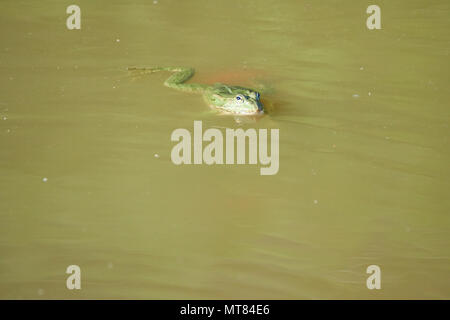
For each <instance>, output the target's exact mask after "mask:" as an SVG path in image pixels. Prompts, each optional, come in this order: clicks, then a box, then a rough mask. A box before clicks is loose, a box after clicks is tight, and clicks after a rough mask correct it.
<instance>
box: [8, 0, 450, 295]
mask: <svg viewBox="0 0 450 320" xmlns="http://www.w3.org/2000/svg"><path fill="white" fill-rule="evenodd" d="M73 2H74V1H56V0H54V1H40V2H39V4H37V3H33V4H32V3H31V2H30V1H23V0H21V1H18V0H15V1H12V0H10V1H2V4H1V11H0V21H1V22H0V25H1V28H0V34H1V43H0V116H1V119H2V120H0V147H1V152H0V168H1V171H0V232H1V234H0V298H13V299H16V298H27V299H28V298H30V299H40V298H44V299H47V298H64V299H66V298H83V299H85V298H101V299H103V298H126V299H128V298H139V299H140V298H182V299H188V298H192V299H196V298H219V299H221V298H275V299H281V298H284V299H299V298H302V299H303V298H307V299H309V298H339V299H340V298H377V299H378V298H447V299H448V298H449V297H450V281H449V279H450V278H449V271H450V263H449V262H450V261H449V259H450V257H449V249H448V247H449V245H450V234H449V231H450V230H449V226H450V224H449V223H450V218H449V209H450V200H449V198H448V190H449V177H450V170H449V165H448V164H449V162H450V148H449V133H450V129H449V120H450V111H449V104H448V101H449V98H450V97H449V90H448V89H449V71H450V70H449V49H450V37H449V34H448V30H449V27H450V20H449V11H450V4H449V3H448V1H445V0H442V1H395V2H392V1H377V3H372V2H369V1H356V0H355V1H345V2H343V1H331V0H327V1H320V3H319V2H317V1H275V0H274V1H270V0H266V1H244V0H242V1H207V0H202V1H200V0H198V1H175V0H171V1H169V0H158V1H157V2H155V3H154V2H153V1H144V0H134V1H126V0H115V1H95V2H94V1H75V2H76V4H78V5H79V6H80V7H81V11H82V13H81V15H82V28H81V30H72V31H69V30H67V28H66V25H65V20H66V18H67V16H68V15H67V14H66V8H67V6H68V5H70V4H73ZM370 4H378V5H379V6H380V7H381V19H382V30H372V31H370V30H368V29H367V28H366V22H365V21H366V18H367V16H368V15H367V14H366V8H367V6H368V5H370ZM136 65H137V66H142V65H144V66H154V65H162V66H165V65H184V66H192V67H195V68H196V70H197V73H198V74H197V76H196V77H195V78H194V79H193V80H196V81H199V82H201V81H204V82H208V81H215V80H223V79H231V80H230V81H232V82H237V83H234V84H246V83H250V82H254V81H257V80H258V81H263V82H264V83H265V84H268V85H269V86H270V87H271V88H272V89H273V90H272V91H271V93H270V94H269V95H266V96H264V98H265V102H266V104H267V105H269V106H271V108H272V109H273V110H272V112H271V113H270V114H268V115H266V116H265V117H264V118H262V119H261V120H259V121H257V122H256V123H245V124H237V123H236V122H235V121H234V120H233V118H232V117H223V116H217V115H214V114H211V113H207V112H205V111H207V110H208V108H207V106H205V105H204V103H203V101H202V99H201V97H199V96H196V95H189V94H185V93H181V92H177V91H174V90H172V89H169V88H166V87H164V86H162V82H163V81H164V79H165V78H166V76H167V75H166V74H162V73H160V74H155V75H148V76H145V77H142V78H139V79H131V78H130V77H129V76H128V75H127V73H126V72H125V68H126V67H127V66H136ZM194 120H202V121H203V126H204V127H205V128H210V127H229V128H238V127H242V128H278V129H279V130H280V160H279V161H280V171H279V173H278V174H277V175H273V176H261V175H260V174H259V166H257V165H234V166H233V165H228V166H225V165H223V166H220V165H215V166H207V165H197V166H194V165H191V166H189V165H184V166H175V165H174V164H173V163H172V162H171V159H170V152H171V149H172V147H173V145H174V143H173V142H171V141H170V135H171V133H172V131H173V130H174V129H176V128H187V129H189V130H192V127H193V121H194ZM155 154H157V155H159V157H155ZM44 180H46V181H44ZM72 264H75V265H79V266H80V267H81V272H82V289H81V290H74V291H69V290H68V289H67V288H66V278H67V276H68V275H67V274H66V273H65V270H66V268H67V266H69V265H72ZM373 264H374V265H378V266H380V268H381V272H382V280H381V286H382V289H381V290H368V289H367V287H366V279H367V277H368V274H366V268H367V267H368V266H369V265H373Z"/></svg>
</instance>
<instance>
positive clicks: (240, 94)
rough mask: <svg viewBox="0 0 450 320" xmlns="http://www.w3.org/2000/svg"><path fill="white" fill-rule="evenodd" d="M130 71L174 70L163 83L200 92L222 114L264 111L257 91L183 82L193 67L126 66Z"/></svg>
mask: <svg viewBox="0 0 450 320" xmlns="http://www.w3.org/2000/svg"><path fill="white" fill-rule="evenodd" d="M128 70H129V71H131V72H139V73H144V74H145V73H153V72H158V71H169V72H174V74H172V75H171V76H170V77H169V78H168V79H167V80H166V81H165V82H164V85H165V86H167V87H170V88H173V89H177V90H180V91H185V92H194V93H200V94H202V95H203V98H204V99H205V101H206V103H207V104H208V105H209V106H210V107H211V108H212V109H215V110H218V111H220V112H221V113H224V114H233V115H240V116H243V115H259V114H263V113H264V108H263V105H262V103H261V101H260V94H259V92H257V91H255V90H252V89H249V88H244V87H239V86H228V85H225V84H221V83H216V84H214V85H205V84H197V83H185V82H186V81H187V80H189V79H190V78H191V77H192V76H193V75H194V73H195V71H194V69H193V68H185V67H156V68H135V67H133V68H128Z"/></svg>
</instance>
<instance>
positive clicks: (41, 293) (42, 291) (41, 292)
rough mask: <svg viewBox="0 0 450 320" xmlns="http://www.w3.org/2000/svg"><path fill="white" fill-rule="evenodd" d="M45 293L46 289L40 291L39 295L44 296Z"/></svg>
mask: <svg viewBox="0 0 450 320" xmlns="http://www.w3.org/2000/svg"><path fill="white" fill-rule="evenodd" d="M44 293H45V291H44V289H38V291H37V294H38V295H40V296H43V295H44Z"/></svg>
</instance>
